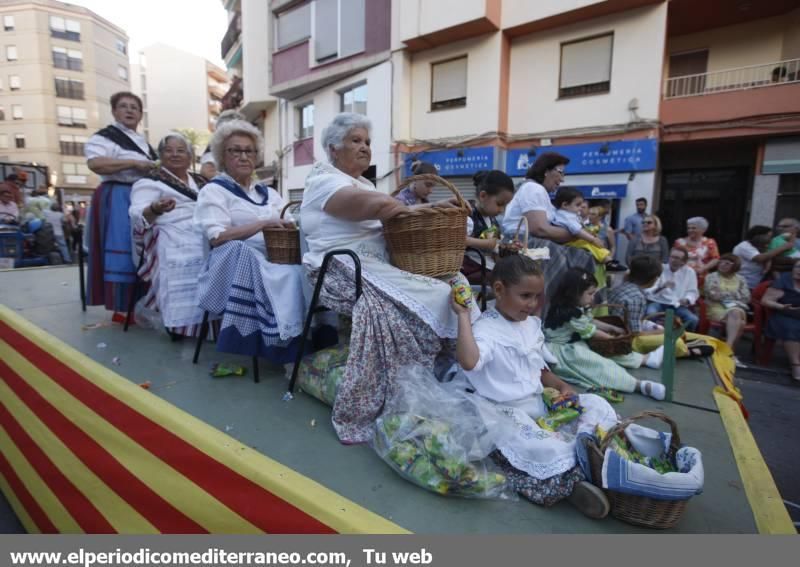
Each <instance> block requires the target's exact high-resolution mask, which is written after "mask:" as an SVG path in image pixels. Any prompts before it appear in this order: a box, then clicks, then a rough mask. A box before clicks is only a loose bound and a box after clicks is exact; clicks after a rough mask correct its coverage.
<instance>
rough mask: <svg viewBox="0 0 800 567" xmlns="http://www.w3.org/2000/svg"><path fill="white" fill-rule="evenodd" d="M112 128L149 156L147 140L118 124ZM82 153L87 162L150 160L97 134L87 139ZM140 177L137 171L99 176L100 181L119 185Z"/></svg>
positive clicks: (129, 170)
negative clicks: (100, 158)
mask: <svg viewBox="0 0 800 567" xmlns="http://www.w3.org/2000/svg"><path fill="white" fill-rule="evenodd" d="M114 126H116V127H117V128H119V129H120V130H122V131H123V132H125V134H127V135H128V137H129V138H130V139H131V140H133V141H134V142H135V143H136V145H137V146H139V147H140V148H141V149H142V151H143V152H144V153H145V154H149V152H150V150H149V146H148V145H147V140H146V139H145V137H144V136H142V135H141V134H139V133H138V132H136V131H134V130H131V129H130V128H127V127H125V126H123V125H122V124H120V123H119V122H115V123H114ZM83 153H84V155H85V156H86V159H87V160H90V159H92V158H98V157H107V158H113V159H135V160H137V161H148V160H149V159H150V158H149V157H147V156H144V155H142V154H140V153H139V152H134V151H133V150H125V149H122V148H121V147H119V146H118V145H117V144H115V143H114V142H112V141H111V140H109V139H108V138H106V137H104V136H100V135H99V134H94V135H93V136H91V137H90V138H89V140H88V141H87V142H86V147H85V148H84V151H83ZM141 177H142V172H141V171H139V170H138V169H123V170H122V171H118V172H116V173H114V174H111V175H101V176H100V180H101V181H119V182H120V183H133V182H135V181H137V180H139V179H140V178H141Z"/></svg>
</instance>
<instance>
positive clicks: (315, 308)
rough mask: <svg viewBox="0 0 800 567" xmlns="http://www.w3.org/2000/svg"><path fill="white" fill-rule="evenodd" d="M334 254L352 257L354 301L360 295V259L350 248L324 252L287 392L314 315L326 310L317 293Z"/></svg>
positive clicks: (295, 379) (293, 385)
mask: <svg viewBox="0 0 800 567" xmlns="http://www.w3.org/2000/svg"><path fill="white" fill-rule="evenodd" d="M335 256H350V258H352V259H353V264H354V265H355V271H356V274H355V279H356V282H355V283H356V301H358V299H359V298H360V297H361V261H360V260H359V259H358V255H356V253H355V252H353V251H352V250H331V251H330V252H328V253H327V254H325V256H324V258H323V259H322V266H321V267H320V269H319V276H318V277H317V283H316V285H314V294H313V295H312V296H311V304H310V305H309V306H308V314H307V315H306V321H305V324H304V325H303V334H302V335H300V344H299V345H298V349H297V355H296V356H295V359H294V367H293V368H292V379H291V380H290V381H289V392H294V387H295V384H296V382H297V373H298V372H299V370H300V363H301V362H302V360H303V355H304V354H305V346H306V341H307V340H308V333H309V331H310V330H311V322H312V320H313V319H314V315H315V314H316V313H319V312H321V311H328V308H327V307H325V306H323V305H318V303H319V294H320V292H321V291H322V284H323V282H324V281H325V274H326V273H327V272H328V266H329V265H330V263H331V260H333V258H334V257H335Z"/></svg>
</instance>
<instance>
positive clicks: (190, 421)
mask: <svg viewBox="0 0 800 567" xmlns="http://www.w3.org/2000/svg"><path fill="white" fill-rule="evenodd" d="M0 319H2V320H3V321H5V322H6V323H7V324H8V325H10V326H12V327H13V328H14V329H16V330H17V331H18V332H20V333H22V334H24V335H25V336H26V337H27V338H28V339H30V340H32V341H34V342H36V343H37V344H38V345H40V346H41V347H42V348H45V349H46V350H47V351H48V352H49V353H51V354H52V355H53V356H55V357H56V358H58V359H59V360H61V361H62V362H63V363H65V364H67V365H68V366H70V367H71V368H73V369H74V370H75V371H76V372H78V373H80V374H81V375H82V376H84V377H85V378H86V379H87V380H90V381H91V382H92V383H94V384H95V385H97V386H98V387H100V388H101V389H103V390H104V391H106V392H107V393H109V394H110V395H112V396H114V397H116V398H118V399H121V400H125V403H126V404H128V405H129V406H130V407H131V408H133V409H135V410H136V411H138V412H140V413H142V414H143V415H145V416H147V417H148V418H150V419H152V420H153V421H155V422H157V423H159V424H161V425H162V426H163V427H165V428H167V429H169V430H170V431H172V432H173V433H175V434H176V435H178V436H179V437H181V438H182V439H184V440H185V441H186V442H188V443H190V444H192V445H193V446H195V447H196V448H197V449H198V450H200V451H203V452H204V453H206V454H207V455H209V456H210V457H212V458H214V459H216V460H217V461H220V462H222V463H225V464H226V465H227V466H228V467H230V468H232V469H233V470H235V471H236V472H237V473H239V474H241V475H242V476H243V477H245V478H247V479H249V480H251V481H252V482H254V483H256V484H258V485H259V486H261V487H263V488H265V489H266V490H268V491H270V492H271V493H273V494H275V495H277V496H279V497H280V498H282V499H284V500H285V501H287V502H289V503H290V504H292V505H294V506H296V507H297V508H299V509H301V510H303V511H304V512H305V513H307V514H309V515H311V516H313V517H314V518H316V519H317V520H319V521H321V522H323V523H325V524H326V525H328V526H330V527H331V528H333V529H334V530H336V531H338V532H340V533H393V534H394V533H409V532H408V531H407V530H405V529H404V528H402V527H400V526H398V525H397V524H395V523H394V522H391V521H389V520H387V519H385V518H383V517H382V516H379V515H378V514H375V513H374V512H371V511H370V510H367V509H366V508H364V507H363V506H360V505H358V504H356V503H355V502H352V501H351V500H348V499H347V498H344V497H343V496H341V495H339V494H337V493H335V492H333V491H331V490H330V489H328V488H326V487H324V486H322V485H321V484H319V483H317V482H315V481H313V480H311V479H309V478H308V477H306V476H303V475H301V474H299V473H297V472H296V471H294V470H292V469H290V468H288V467H286V466H284V465H282V464H280V463H278V462H277V461H274V460H272V459H270V458H269V457H267V456H265V455H262V454H261V453H258V452H257V451H254V450H252V449H250V448H249V447H245V446H243V445H242V444H241V443H239V442H238V441H236V440H235V439H233V438H231V437H230V436H228V435H225V434H224V433H222V432H221V431H219V430H217V429H215V428H213V427H211V426H209V425H208V424H206V423H205V422H203V421H200V420H198V419H196V418H195V417H194V416H192V415H190V414H188V413H186V412H184V411H183V410H181V409H179V408H177V407H175V406H173V405H172V404H169V403H168V402H165V401H164V400H162V399H160V398H158V397H157V396H155V395H153V394H151V393H149V392H146V391H144V390H142V389H141V388H139V387H138V386H136V385H134V384H132V383H131V382H130V381H128V380H126V379H124V378H121V377H120V376H119V375H117V374H115V373H114V372H112V371H111V370H109V369H107V368H106V367H104V366H102V365H100V364H99V363H97V362H95V361H93V360H92V359H90V358H88V357H86V356H85V355H83V354H82V353H80V352H78V351H76V350H75V349H73V348H71V347H70V346H68V345H66V344H65V343H63V342H61V341H60V340H58V339H56V338H55V337H53V336H52V335H50V334H48V333H46V332H44V331H42V330H41V329H39V328H38V327H36V326H35V325H33V324H31V323H30V322H28V321H27V320H26V319H24V318H23V317H21V316H20V315H18V314H17V313H14V312H13V311H11V310H10V309H8V308H6V307H4V306H0ZM192 517H194V516H192Z"/></svg>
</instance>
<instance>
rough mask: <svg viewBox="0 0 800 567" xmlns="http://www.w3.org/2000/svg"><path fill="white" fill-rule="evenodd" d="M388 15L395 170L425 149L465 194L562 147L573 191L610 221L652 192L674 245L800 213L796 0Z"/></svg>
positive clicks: (421, 4) (413, 0)
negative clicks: (692, 222)
mask: <svg viewBox="0 0 800 567" xmlns="http://www.w3.org/2000/svg"><path fill="white" fill-rule="evenodd" d="M392 16H393V18H392V28H393V33H392V50H393V64H394V78H395V82H394V85H393V93H394V103H393V108H394V117H393V127H394V134H395V135H394V141H395V143H396V145H395V156H396V159H397V160H398V161H397V164H398V178H399V177H400V176H401V175H405V174H408V173H409V164H410V162H411V161H412V160H413V159H415V158H421V159H425V160H428V161H432V162H433V163H434V164H436V165H437V167H439V170H440V173H442V174H443V175H445V176H449V177H450V178H451V181H453V182H455V184H456V185H457V186H458V187H459V188H461V189H462V191H464V192H471V175H472V174H473V173H474V172H475V171H477V170H479V169H482V168H486V167H495V168H497V169H502V170H504V171H506V172H507V173H508V174H509V175H511V176H512V177H514V178H517V179H520V178H521V177H522V176H524V173H525V170H526V168H527V166H528V165H529V164H530V163H532V162H533V160H535V159H536V156H537V155H540V154H541V152H543V151H557V152H559V153H562V154H564V155H567V156H568V157H570V159H571V160H572V161H571V163H570V164H569V166H568V167H567V173H568V175H567V178H566V181H565V182H566V183H567V184H569V185H572V186H576V187H579V188H580V189H581V190H582V191H583V192H584V194H585V195H586V196H587V197H588V198H603V199H612V201H613V202H614V203H615V204H616V207H615V208H616V218H617V219H618V220H619V219H621V218H623V217H624V216H626V215H627V214H629V213H631V212H633V210H634V207H635V199H636V198H638V197H645V198H647V199H648V200H649V202H650V203H651V209H652V210H653V211H656V212H660V213H661V214H662V216H663V220H664V221H665V233H666V235H667V236H668V237H669V238H676V237H678V236H682V235H683V233H684V227H685V220H686V219H687V218H688V217H690V216H697V215H702V216H706V217H707V218H708V219H709V221H710V222H711V231H710V232H711V233H713V234H714V235H715V236H716V237H717V238H718V240H719V241H720V244H721V246H722V247H723V248H725V249H730V248H731V247H732V246H733V245H734V244H735V243H736V242H738V241H739V240H741V237H742V235H743V232H744V230H745V229H746V227H747V226H748V225H752V224H755V223H762V224H770V225H771V224H772V223H773V222H774V220H775V217H776V214H777V213H776V211H778V210H783V211H788V210H789V208H791V207H790V204H792V205H791V206H794V207H797V208H798V210H797V211H796V212H793V213H792V214H793V215H797V216H800V198H798V197H800V186H799V185H798V180H797V175H796V173H797V172H799V171H800V169H798V165H800V164H798V159H800V151H799V150H800V148H798V146H797V138H796V137H793V136H796V135H797V133H798V128H797V126H798V118H800V83H798V80H800V73H798V69H797V65H798V61H797V56H798V54H797V48H798V45H797V44H798V42H800V27H798V17H800V11H798V6H797V3H796V2H791V1H784V0H767V1H765V2H763V3H759V4H758V7H756V6H755V4H754V3H752V2H746V1H744V0H733V1H725V0H719V1H717V0H708V1H706V2H702V3H697V2H692V1H690V0H671V1H669V2H667V1H663V0H607V1H596V0H579V1H576V2H570V3H569V5H568V6H565V5H564V3H563V2H559V1H557V0H542V1H537V2H535V3H533V2H526V1H524V0H464V1H456V0H452V1H451V0H442V1H437V2H428V1H426V0H395V1H394V3H393V13H392ZM795 194H797V195H796V196H795ZM720 202H724V203H726V206H725V207H720V206H719V203H720ZM784 204H785V205H784Z"/></svg>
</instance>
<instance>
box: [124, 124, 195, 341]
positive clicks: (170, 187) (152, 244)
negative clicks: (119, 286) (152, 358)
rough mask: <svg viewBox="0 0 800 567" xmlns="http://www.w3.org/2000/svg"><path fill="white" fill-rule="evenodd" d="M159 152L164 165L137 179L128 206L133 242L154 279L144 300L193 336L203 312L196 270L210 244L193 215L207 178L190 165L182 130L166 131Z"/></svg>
mask: <svg viewBox="0 0 800 567" xmlns="http://www.w3.org/2000/svg"><path fill="white" fill-rule="evenodd" d="M158 157H159V160H160V161H161V168H160V169H159V170H153V171H152V172H150V173H149V174H147V175H146V176H145V177H143V178H142V179H140V180H139V181H137V182H136V183H134V184H133V189H132V190H131V207H130V209H129V212H130V217H131V225H132V226H133V240H134V243H135V244H136V245H137V246H138V247H139V248H141V250H140V253H141V254H144V258H145V260H144V263H143V264H142V266H141V268H140V269H139V277H140V278H141V279H143V280H144V281H149V282H150V289H149V290H148V292H147V295H146V296H145V298H144V306H145V307H146V308H147V309H151V310H154V311H158V312H159V314H160V316H161V321H162V323H163V325H164V326H165V327H166V328H167V331H168V332H169V333H170V335H171V336H172V337H173V338H175V339H177V338H179V337H181V336H193V335H194V334H195V331H196V329H197V325H198V324H199V323H200V321H201V320H202V318H203V312H202V311H201V310H199V309H198V308H197V300H196V295H197V276H198V274H199V273H200V267H201V266H202V265H203V261H204V259H205V255H206V253H207V245H206V243H205V239H204V238H203V235H202V234H200V233H199V232H197V231H196V230H195V229H194V220H193V219H194V209H195V206H196V205H197V195H198V191H199V190H200V188H201V187H202V186H203V183H205V181H204V180H203V179H202V177H201V176H199V175H197V176H194V175H193V174H192V173H191V172H190V171H189V166H190V165H191V164H192V161H193V160H194V155H193V153H192V145H191V144H190V143H189V141H188V140H187V139H186V138H185V137H184V136H183V135H181V134H179V133H177V132H170V133H169V134H167V135H166V136H164V138H163V139H162V140H161V142H159V144H158Z"/></svg>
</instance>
